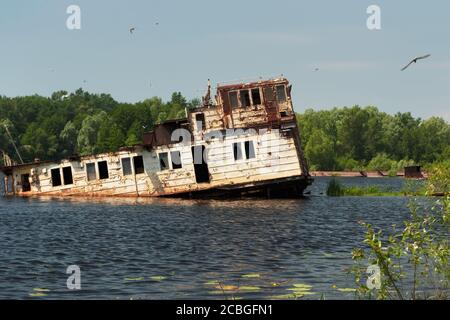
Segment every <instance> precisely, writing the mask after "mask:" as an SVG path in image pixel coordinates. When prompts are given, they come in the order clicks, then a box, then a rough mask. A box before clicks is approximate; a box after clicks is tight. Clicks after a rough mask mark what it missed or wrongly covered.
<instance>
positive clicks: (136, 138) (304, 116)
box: [0, 89, 450, 171]
mask: <svg viewBox="0 0 450 320" xmlns="http://www.w3.org/2000/svg"><path fill="white" fill-rule="evenodd" d="M199 103H200V101H199V99H193V100H187V99H186V98H185V97H184V96H183V95H182V94H181V93H180V92H175V93H173V94H172V97H171V100H170V101H167V102H164V101H162V99H160V98H157V97H153V98H150V99H147V100H144V101H141V102H137V103H121V102H117V101H116V100H114V99H113V98H112V97H111V96H110V95H109V94H91V93H89V92H85V91H83V90H82V89H78V90H77V91H76V92H74V93H70V94H69V93H68V92H66V91H58V92H55V93H54V94H53V95H52V96H51V97H43V96H39V95H33V96H25V97H15V98H8V97H5V96H1V97H0V150H3V151H5V152H6V153H7V154H8V155H10V156H11V157H12V158H13V159H14V160H16V161H18V160H19V159H18V156H17V152H16V151H15V150H14V145H13V144H12V142H11V139H10V138H9V136H8V132H7V131H6V130H5V125H6V126H7V128H8V130H9V132H10V134H11V136H12V138H13V139H14V142H15V144H16V145H17V146H18V149H19V153H20V154H21V156H22V158H23V160H24V161H25V162H30V161H33V159H35V158H39V159H41V160H49V159H58V158H64V157H67V156H71V155H73V154H81V155H83V154H91V153H97V152H104V151H112V150H116V149H118V148H119V147H122V146H132V145H135V144H138V143H140V142H141V137H142V135H143V133H144V132H145V131H149V130H151V129H152V128H153V126H154V125H155V124H156V123H158V122H161V121H164V120H167V119H175V118H182V117H184V116H185V108H188V109H190V108H195V107H196V106H198V105H199ZM297 119H298V123H299V127H300V131H301V135H302V143H303V148H304V150H305V153H306V157H307V159H308V161H309V164H310V167H311V169H312V170H363V169H368V170H389V171H396V170H401V168H402V167H403V166H405V165H409V164H420V165H427V164H431V163H434V162H439V161H446V160H448V159H450V125H449V123H447V122H446V121H445V120H443V119H442V118H438V117H433V118H430V119H427V120H422V119H419V118H414V117H413V116H412V115H411V114H410V113H397V114H395V115H390V114H387V113H384V112H381V111H379V110H378V109H377V108H376V107H373V106H368V107H359V106H354V107H351V108H348V107H344V108H334V109H332V110H326V111H314V110H312V109H308V110H306V111H305V112H304V113H299V114H297ZM1 161H3V159H0V165H2V163H1Z"/></svg>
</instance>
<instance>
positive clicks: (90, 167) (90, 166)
mask: <svg viewBox="0 0 450 320" xmlns="http://www.w3.org/2000/svg"><path fill="white" fill-rule="evenodd" d="M86 173H87V180H88V181H94V180H97V173H96V172H95V163H87V164H86Z"/></svg>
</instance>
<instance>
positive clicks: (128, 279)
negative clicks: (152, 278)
mask: <svg viewBox="0 0 450 320" xmlns="http://www.w3.org/2000/svg"><path fill="white" fill-rule="evenodd" d="M124 280H125V281H144V278H143V277H139V278H125V279H124Z"/></svg>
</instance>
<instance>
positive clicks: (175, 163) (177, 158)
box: [170, 151, 183, 169]
mask: <svg viewBox="0 0 450 320" xmlns="http://www.w3.org/2000/svg"><path fill="white" fill-rule="evenodd" d="M170 159H171V161H172V169H181V168H183V165H182V164H181V155H180V151H172V152H171V153H170Z"/></svg>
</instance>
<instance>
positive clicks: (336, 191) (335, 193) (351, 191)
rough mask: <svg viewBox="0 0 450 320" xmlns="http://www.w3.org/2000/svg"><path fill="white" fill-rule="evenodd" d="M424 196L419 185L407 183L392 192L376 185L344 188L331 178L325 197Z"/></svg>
mask: <svg viewBox="0 0 450 320" xmlns="http://www.w3.org/2000/svg"><path fill="white" fill-rule="evenodd" d="M412 195H415V196H417V195H423V196H424V195H425V189H424V188H423V186H422V185H421V184H418V183H409V184H408V185H407V186H406V187H404V188H403V189H402V190H394V189H392V188H388V187H381V186H378V185H371V186H364V187H362V186H345V185H343V184H342V183H341V182H340V181H339V180H338V179H336V178H332V179H331V180H330V182H328V186H327V196H330V197H340V196H374V197H395V196H412Z"/></svg>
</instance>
